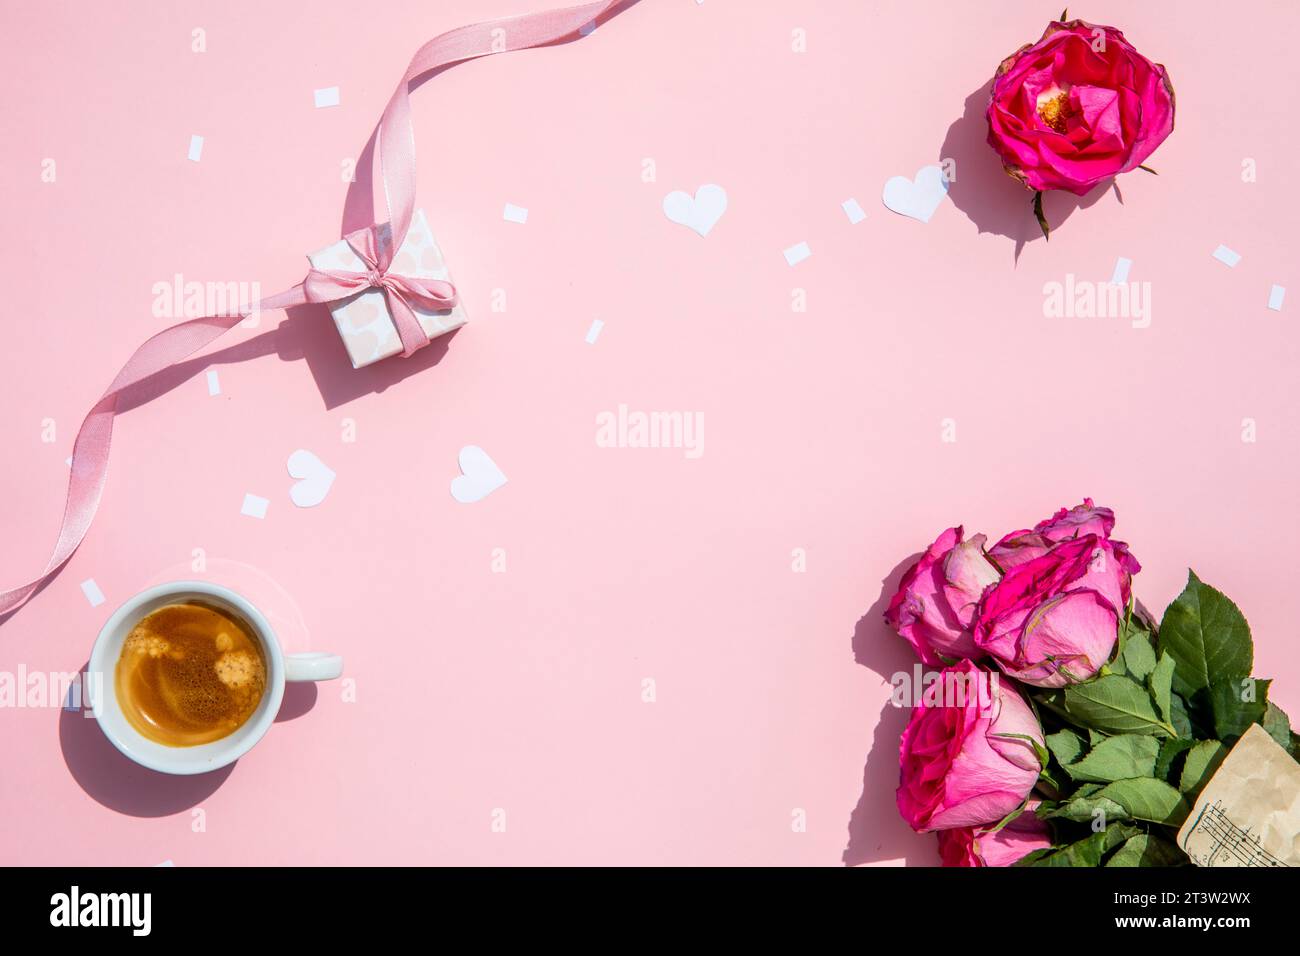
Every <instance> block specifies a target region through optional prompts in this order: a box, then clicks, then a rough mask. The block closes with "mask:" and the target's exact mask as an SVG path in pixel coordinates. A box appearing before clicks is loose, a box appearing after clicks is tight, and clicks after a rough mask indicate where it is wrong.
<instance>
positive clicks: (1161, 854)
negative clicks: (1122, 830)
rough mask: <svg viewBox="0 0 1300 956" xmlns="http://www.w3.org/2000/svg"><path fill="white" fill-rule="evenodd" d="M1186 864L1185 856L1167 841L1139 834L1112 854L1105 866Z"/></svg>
mask: <svg viewBox="0 0 1300 956" xmlns="http://www.w3.org/2000/svg"><path fill="white" fill-rule="evenodd" d="M1187 862H1188V861H1187V854H1185V853H1183V851H1182V850H1180V849H1178V847H1176V846H1174V845H1173V844H1172V843H1170V842H1169V841H1168V840H1162V839H1161V838H1160V837H1158V836H1156V835H1155V834H1154V833H1139V834H1138V835H1137V836H1134V837H1129V838H1128V839H1127V840H1126V841H1125V842H1124V845H1123V846H1121V847H1120V848H1119V849H1118V850H1116V851H1115V852H1114V853H1112V854H1111V856H1110V859H1108V860H1107V861H1106V866H1181V865H1183V864H1186V863H1187Z"/></svg>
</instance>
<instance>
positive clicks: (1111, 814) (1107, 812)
mask: <svg viewBox="0 0 1300 956" xmlns="http://www.w3.org/2000/svg"><path fill="white" fill-rule="evenodd" d="M1101 789H1102V788H1101V785H1100V784H1096V783H1087V784H1084V785H1083V786H1082V787H1080V788H1079V789H1078V790H1076V791H1075V792H1074V795H1073V796H1071V797H1069V798H1068V799H1066V800H1063V801H1061V802H1060V803H1059V804H1057V805H1056V806H1055V807H1053V808H1052V809H1050V810H1048V811H1047V812H1046V813H1042V814H1039V815H1040V816H1041V817H1043V819H1052V818H1058V819H1061V820H1073V821H1074V822H1075V823H1091V822H1092V821H1094V820H1096V819H1097V815H1098V811H1100V812H1101V814H1102V816H1103V818H1104V819H1106V820H1123V819H1124V818H1125V817H1127V816H1128V813H1127V811H1126V810H1125V809H1124V808H1123V807H1122V806H1120V805H1119V804H1118V803H1116V802H1115V801H1114V800H1111V799H1110V798H1108V797H1100V796H1098V795H1099V794H1100V793H1101Z"/></svg>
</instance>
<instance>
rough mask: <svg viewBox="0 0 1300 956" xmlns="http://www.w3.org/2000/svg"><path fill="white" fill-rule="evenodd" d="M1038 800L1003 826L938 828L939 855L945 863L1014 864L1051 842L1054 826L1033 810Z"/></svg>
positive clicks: (968, 864)
mask: <svg viewBox="0 0 1300 956" xmlns="http://www.w3.org/2000/svg"><path fill="white" fill-rule="evenodd" d="M1039 802H1040V801H1038V800H1030V801H1029V803H1028V804H1027V805H1026V806H1025V809H1024V811H1023V812H1022V813H1021V814H1020V815H1019V816H1018V817H1016V818H1015V819H1014V820H1012V821H1011V822H1010V823H1008V824H1007V825H1006V826H1004V827H1003V828H1002V829H1001V830H997V831H996V832H995V831H993V829H992V827H959V828H957V829H954V830H940V831H939V858H940V859H941V860H942V861H943V865H944V866H1011V865H1012V864H1013V863H1016V862H1017V861H1019V860H1020V859H1021V858H1022V857H1025V856H1027V855H1028V854H1030V853H1033V852H1034V851H1035V850H1045V849H1047V848H1048V847H1050V846H1051V845H1052V829H1051V827H1049V826H1048V825H1047V821H1045V820H1040V819H1039V818H1038V816H1037V815H1036V814H1035V813H1034V811H1035V810H1036V809H1038V804H1039Z"/></svg>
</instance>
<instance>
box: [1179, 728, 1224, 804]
mask: <svg viewBox="0 0 1300 956" xmlns="http://www.w3.org/2000/svg"><path fill="white" fill-rule="evenodd" d="M1226 756H1228V748H1227V747H1225V746H1224V745H1223V744H1221V743H1219V742H1218V741H1217V740H1202V741H1199V742H1198V743H1197V744H1196V746H1195V747H1193V748H1192V749H1191V750H1189V751H1187V760H1186V761H1184V763H1183V776H1182V779H1180V780H1179V781H1178V789H1179V790H1181V791H1182V792H1183V793H1185V794H1187V795H1188V796H1189V797H1190V798H1191V799H1193V800H1195V799H1196V795H1197V794H1198V793H1200V792H1201V788H1202V787H1204V786H1205V785H1206V783H1208V782H1209V780H1210V777H1212V776H1213V775H1214V771H1216V770H1218V769H1219V764H1221V763H1223V758H1224V757H1226Z"/></svg>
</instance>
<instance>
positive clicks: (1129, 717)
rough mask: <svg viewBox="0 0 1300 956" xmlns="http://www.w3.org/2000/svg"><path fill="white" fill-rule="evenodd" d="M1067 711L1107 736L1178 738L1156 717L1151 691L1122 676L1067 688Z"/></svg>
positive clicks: (1080, 721) (1074, 717)
mask: <svg viewBox="0 0 1300 956" xmlns="http://www.w3.org/2000/svg"><path fill="white" fill-rule="evenodd" d="M1065 709H1066V712H1067V713H1068V714H1069V715H1070V717H1071V718H1072V719H1074V720H1076V721H1078V722H1079V723H1081V724H1083V725H1084V726H1086V727H1089V728H1092V729H1094V730H1100V731H1102V732H1104V733H1107V734H1148V735H1150V734H1154V735H1156V736H1160V737H1177V736H1178V732H1177V731H1176V730H1175V729H1174V728H1173V727H1172V726H1170V724H1169V723H1168V722H1167V721H1165V720H1163V719H1162V718H1161V717H1160V715H1158V714H1157V713H1156V711H1155V707H1154V705H1153V704H1152V701H1151V695H1150V693H1148V692H1147V689H1146V688H1145V687H1143V686H1142V685H1141V684H1139V683H1137V682H1136V681H1132V680H1130V679H1129V678H1127V677H1124V676H1122V675H1119V674H1111V675H1109V676H1107V677H1098V678H1097V679H1096V680H1090V681H1088V682H1087V683H1085V684H1073V685H1071V686H1069V687H1067V688H1065Z"/></svg>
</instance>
